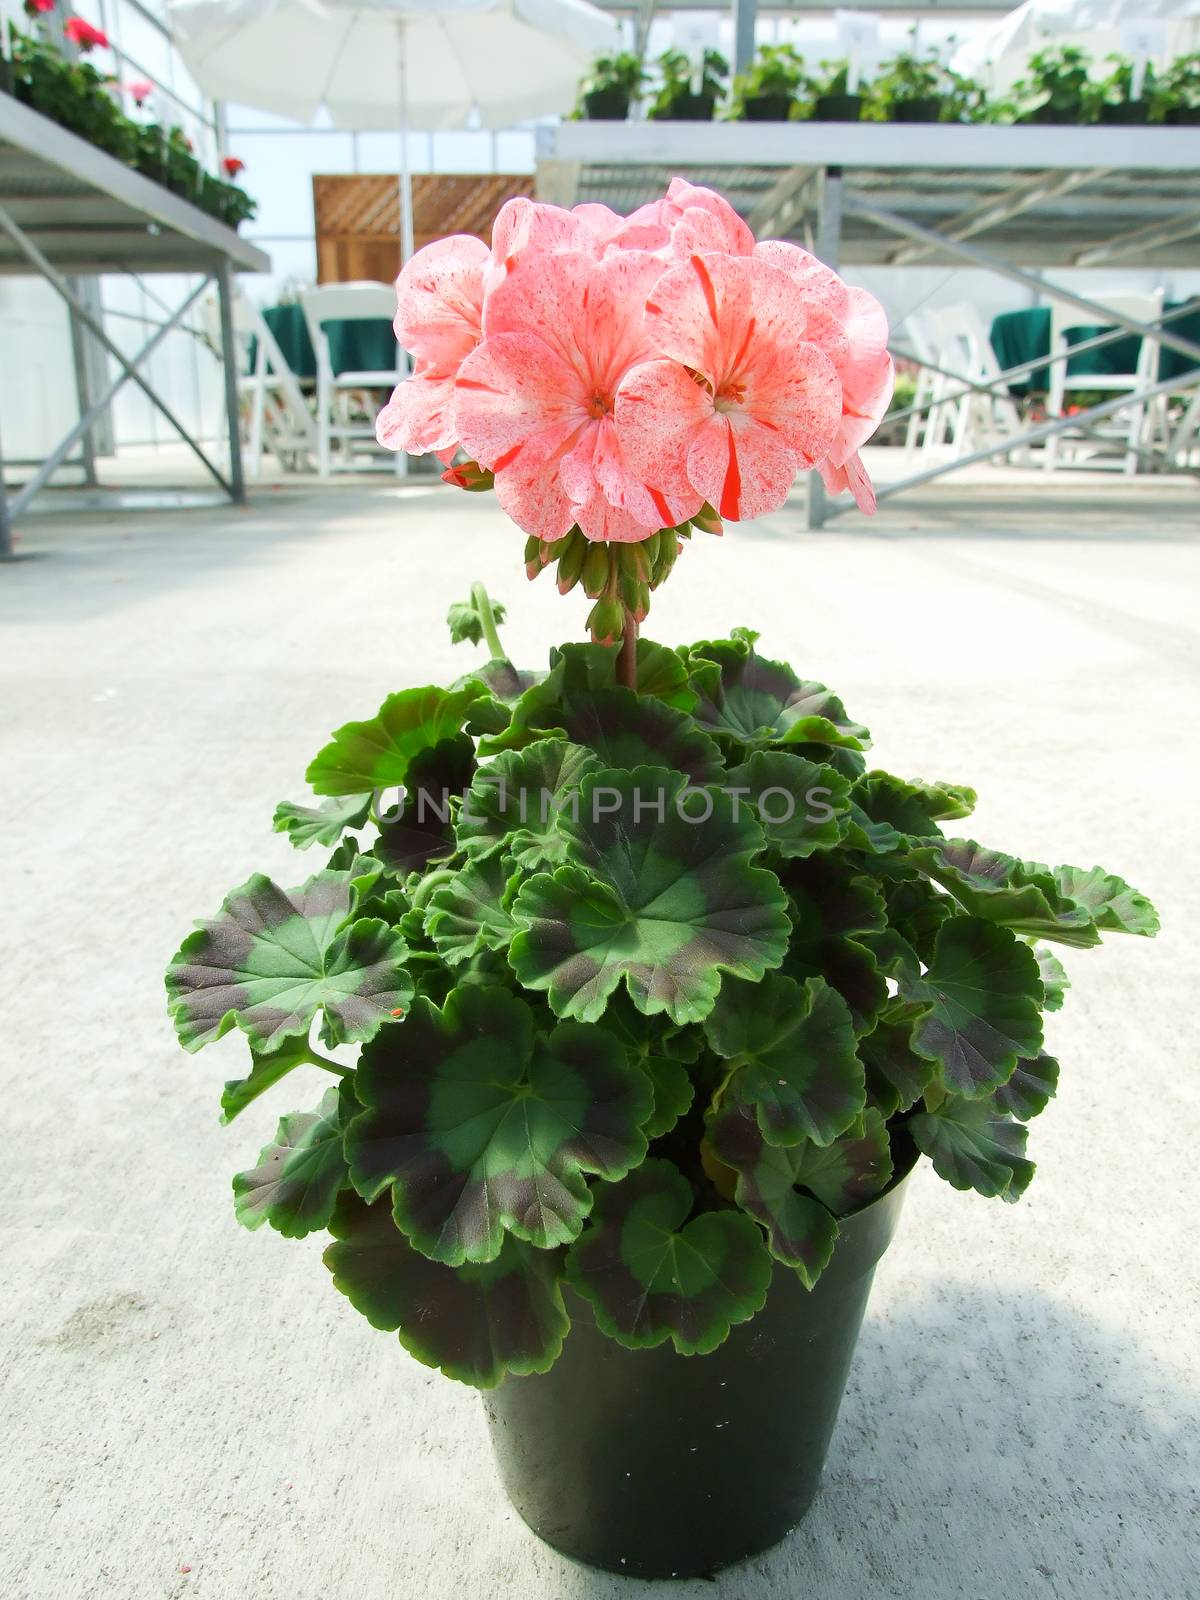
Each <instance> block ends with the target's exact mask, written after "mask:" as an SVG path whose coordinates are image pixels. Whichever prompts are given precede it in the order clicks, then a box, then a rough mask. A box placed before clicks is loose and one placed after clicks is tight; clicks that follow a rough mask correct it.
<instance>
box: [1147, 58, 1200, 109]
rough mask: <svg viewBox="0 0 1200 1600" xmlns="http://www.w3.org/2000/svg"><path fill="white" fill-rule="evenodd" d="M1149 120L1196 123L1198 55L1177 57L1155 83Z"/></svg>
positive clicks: (1199, 88) (1199, 76)
mask: <svg viewBox="0 0 1200 1600" xmlns="http://www.w3.org/2000/svg"><path fill="white" fill-rule="evenodd" d="M1151 119H1152V120H1153V121H1155V122H1165V123H1168V124H1178V123H1194V122H1200V54H1195V55H1187V56H1177V57H1176V58H1175V60H1174V61H1172V63H1171V65H1170V66H1169V67H1168V68H1167V70H1166V71H1165V72H1164V73H1162V74H1161V76H1160V77H1159V78H1157V79H1156V81H1155V85H1154V91H1153V102H1152V110H1151Z"/></svg>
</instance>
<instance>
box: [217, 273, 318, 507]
mask: <svg viewBox="0 0 1200 1600" xmlns="http://www.w3.org/2000/svg"><path fill="white" fill-rule="evenodd" d="M204 314H205V321H206V323H207V325H208V334H209V339H210V341H211V343H212V344H213V347H214V349H217V350H219V349H220V337H221V325H220V305H219V302H218V301H217V300H216V299H215V298H212V297H210V298H209V299H207V300H206V301H205V304H204ZM233 332H234V338H235V339H236V341H237V346H238V351H237V353H238V394H239V395H240V396H241V397H243V398H245V397H247V396H248V397H249V401H250V415H249V426H248V430H247V439H246V448H245V450H244V452H243V455H244V457H245V464H246V473H247V476H249V477H251V478H257V477H258V476H259V475H260V474H261V471H262V458H263V454H264V451H265V450H267V449H270V451H271V453H272V454H273V455H274V456H275V458H276V460H277V461H278V462H279V464H280V466H281V467H283V469H284V470H285V471H288V472H299V471H303V470H304V469H305V468H306V467H308V466H309V464H310V462H311V461H312V460H313V459H314V458H315V456H316V453H317V429H316V423H315V421H314V419H313V414H312V410H311V408H310V407H309V405H308V402H307V401H306V400H305V398H304V394H303V391H302V390H301V388H300V384H299V381H298V380H297V378H296V374H295V373H294V372H293V371H292V369H291V366H290V365H289V363H288V360H287V357H286V356H285V355H284V353H283V351H282V350H281V349H280V347H279V341H278V340H277V339H276V337H275V335H274V334H273V333H272V332H271V328H270V324H269V323H268V322H267V320H266V318H265V317H264V316H263V314H262V312H261V311H260V310H259V309H258V307H257V306H256V305H254V304H253V302H252V301H250V300H248V299H247V297H246V296H245V295H244V294H242V293H241V292H240V291H235V293H234V301H233Z"/></svg>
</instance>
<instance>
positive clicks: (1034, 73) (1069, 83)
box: [1012, 44, 1101, 125]
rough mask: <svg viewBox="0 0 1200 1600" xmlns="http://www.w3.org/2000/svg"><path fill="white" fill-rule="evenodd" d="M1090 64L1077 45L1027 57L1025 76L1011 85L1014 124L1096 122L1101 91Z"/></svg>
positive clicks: (1049, 48)
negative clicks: (1014, 107)
mask: <svg viewBox="0 0 1200 1600" xmlns="http://www.w3.org/2000/svg"><path fill="white" fill-rule="evenodd" d="M1091 65H1092V58H1091V56H1090V55H1089V54H1088V52H1087V51H1086V50H1084V49H1082V48H1080V46H1078V45H1073V44H1065V45H1054V46H1048V47H1047V48H1046V49H1044V50H1035V51H1034V53H1033V54H1032V55H1031V56H1030V58H1029V62H1028V75H1027V76H1026V77H1024V78H1019V79H1018V80H1017V82H1016V83H1014V84H1013V86H1012V98H1013V101H1014V103H1015V105H1016V107H1017V115H1016V121H1018V122H1056V123H1068V124H1075V125H1078V124H1080V123H1086V122H1095V120H1096V117H1097V115H1098V113H1099V109H1100V100H1101V89H1100V85H1099V84H1098V83H1095V82H1093V80H1092V78H1091V77H1090V76H1089V71H1090V68H1091Z"/></svg>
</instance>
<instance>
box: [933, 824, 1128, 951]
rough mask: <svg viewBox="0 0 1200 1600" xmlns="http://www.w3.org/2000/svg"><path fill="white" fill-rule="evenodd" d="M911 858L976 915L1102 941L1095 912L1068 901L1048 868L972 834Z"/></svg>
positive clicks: (1021, 928) (1046, 935) (1073, 939)
mask: <svg viewBox="0 0 1200 1600" xmlns="http://www.w3.org/2000/svg"><path fill="white" fill-rule="evenodd" d="M908 859H909V860H910V861H911V862H912V863H913V865H914V866H916V867H919V868H920V870H921V871H922V872H924V873H925V874H926V875H927V876H928V877H930V878H932V879H934V881H935V882H937V883H940V884H941V885H942V887H943V888H945V889H948V890H949V891H950V893H951V894H952V895H953V896H954V898H955V899H956V900H957V901H958V902H959V904H960V905H962V906H964V907H965V908H966V909H967V910H968V911H970V912H971V914H972V915H973V916H976V917H982V918H983V919H984V920H985V921H987V922H995V923H998V924H1000V925H1001V926H1002V927H1005V928H1011V929H1012V930H1013V932H1014V933H1023V934H1030V935H1035V936H1036V937H1038V938H1041V939H1056V940H1057V941H1058V942H1059V943H1060V944H1070V945H1076V946H1078V947H1079V948H1083V947H1086V946H1087V945H1093V944H1097V943H1099V939H1100V935H1099V934H1098V933H1097V932H1096V928H1095V925H1094V924H1093V921H1092V916H1091V913H1090V911H1088V910H1087V909H1086V908H1085V907H1083V906H1081V905H1077V904H1075V903H1074V902H1073V901H1071V900H1068V899H1067V898H1066V896H1065V895H1064V894H1062V893H1061V892H1060V890H1059V889H1058V887H1057V885H1056V884H1055V882H1054V879H1053V877H1052V875H1051V873H1050V872H1049V870H1048V869H1047V868H1045V867H1037V866H1033V865H1031V864H1027V863H1025V862H1022V861H1018V860H1016V858H1015V857H1013V856H1006V855H1004V854H1002V853H1001V852H1000V851H998V850H985V849H984V848H983V846H982V845H978V844H976V843H975V842H974V840H971V839H945V840H941V839H939V840H938V841H937V842H936V843H930V844H922V845H919V846H917V847H916V848H915V849H913V850H911V851H910V852H909V855H908Z"/></svg>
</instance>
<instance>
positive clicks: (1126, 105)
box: [1096, 54, 1154, 123]
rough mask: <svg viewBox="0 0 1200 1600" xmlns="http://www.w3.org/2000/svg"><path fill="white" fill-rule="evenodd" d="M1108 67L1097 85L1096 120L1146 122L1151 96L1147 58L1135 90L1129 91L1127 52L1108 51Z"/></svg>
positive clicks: (1130, 77) (1151, 73)
mask: <svg viewBox="0 0 1200 1600" xmlns="http://www.w3.org/2000/svg"><path fill="white" fill-rule="evenodd" d="M1105 59H1106V60H1108V61H1109V62H1111V63H1112V71H1111V72H1110V73H1109V75H1108V77H1107V78H1103V79H1101V81H1100V83H1099V84H1098V85H1097V100H1096V119H1097V121H1099V122H1116V123H1129V122H1148V121H1149V119H1150V107H1151V104H1152V103H1153V98H1154V67H1153V65H1152V64H1151V63H1150V62H1147V63H1146V65H1145V67H1144V69H1143V77H1142V83H1141V86H1140V90H1139V93H1138V94H1137V96H1136V97H1135V95H1134V93H1133V76H1134V64H1133V62H1132V61H1131V60H1130V59H1129V57H1128V56H1121V55H1115V54H1114V55H1109V56H1107V57H1106V58H1105Z"/></svg>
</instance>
